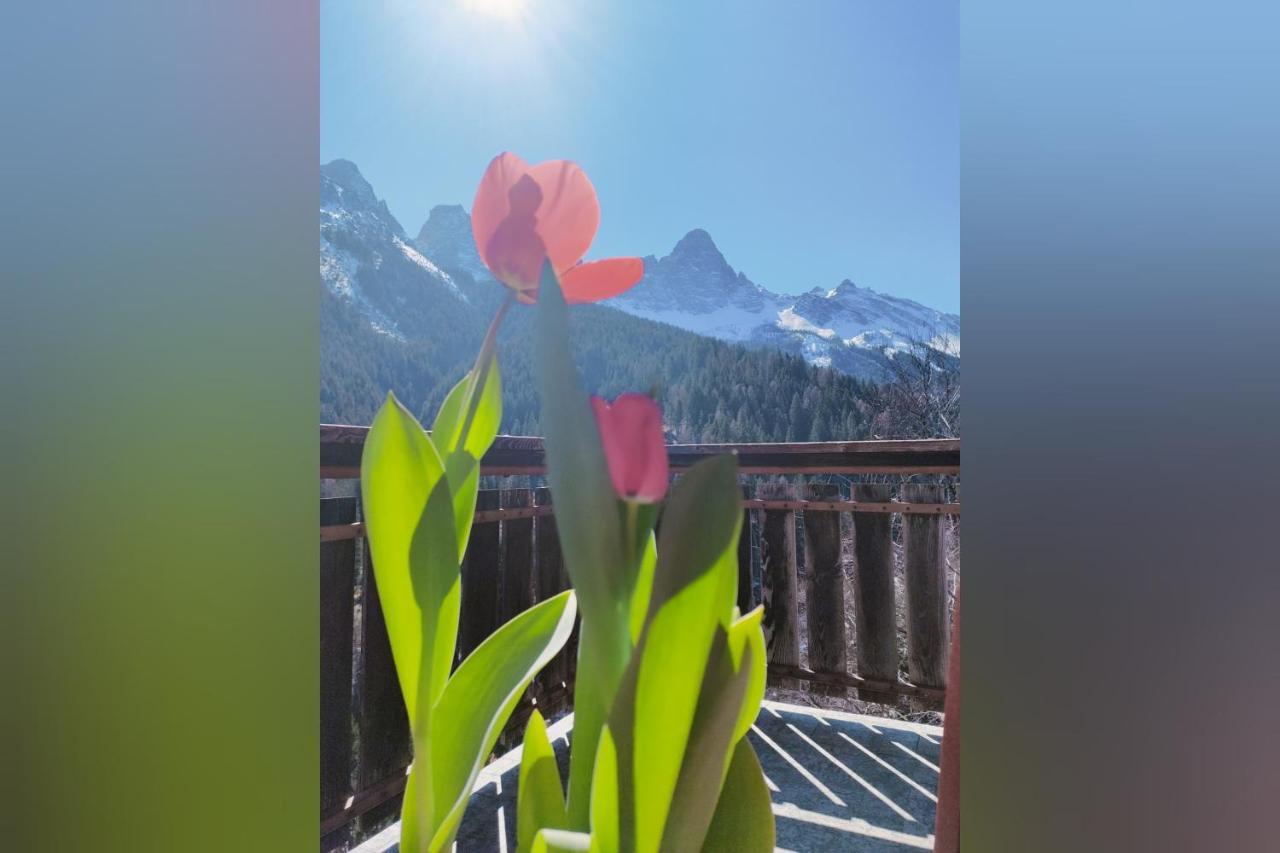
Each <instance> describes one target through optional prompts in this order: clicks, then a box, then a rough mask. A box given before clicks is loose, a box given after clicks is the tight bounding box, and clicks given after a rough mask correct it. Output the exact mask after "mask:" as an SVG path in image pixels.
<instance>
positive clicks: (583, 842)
mask: <svg viewBox="0 0 1280 853" xmlns="http://www.w3.org/2000/svg"><path fill="white" fill-rule="evenodd" d="M603 851H604V848H602V847H600V845H598V844H596V843H595V841H594V840H593V839H592V837H591V836H590V835H588V834H587V833H585V832H572V831H570V830H567V829H544V830H542V831H541V832H539V833H538V834H537V836H535V837H534V839H533V850H532V851H531V853H603ZM611 853H612V851H611Z"/></svg>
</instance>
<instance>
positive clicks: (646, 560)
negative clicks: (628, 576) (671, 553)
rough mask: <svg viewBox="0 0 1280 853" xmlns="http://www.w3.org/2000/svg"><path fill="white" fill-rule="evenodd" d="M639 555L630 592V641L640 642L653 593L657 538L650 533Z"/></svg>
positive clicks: (656, 561) (656, 560)
mask: <svg viewBox="0 0 1280 853" xmlns="http://www.w3.org/2000/svg"><path fill="white" fill-rule="evenodd" d="M648 540H649V541H648V543H647V544H646V546H645V549H644V552H643V554H642V555H641V557H640V567H639V569H638V570H637V571H636V585H635V589H634V590H633V591H632V593H631V642H632V643H633V644H634V643H638V642H640V632H641V631H643V630H644V624H645V619H646V618H647V617H648V615H649V598H650V596H651V595H652V594H653V572H654V569H655V568H656V567H657V564H658V540H657V537H656V536H654V535H653V534H652V533H650V534H649V536H648Z"/></svg>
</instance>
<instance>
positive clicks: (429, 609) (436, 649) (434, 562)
mask: <svg viewBox="0 0 1280 853" xmlns="http://www.w3.org/2000/svg"><path fill="white" fill-rule="evenodd" d="M457 554H458V549H457V546H456V545H455V544H454V524H453V497H452V495H450V494H449V482H448V480H446V479H445V478H443V477H442V478H440V480H439V481H438V482H437V483H436V487H435V488H434V489H432V491H431V496H430V497H429V498H427V505H426V507H425V508H424V509H423V510H422V518H421V520H420V521H419V523H418V528H417V530H415V531H414V534H413V541H412V542H411V543H410V545H409V571H410V577H411V579H412V581H413V594H414V596H416V598H417V600H418V609H419V611H420V612H421V613H422V631H421V633H422V638H423V642H424V644H425V646H424V648H423V652H422V656H421V661H420V666H421V671H420V673H419V676H418V689H419V693H418V699H417V701H416V702H415V703H414V704H413V706H412V707H414V708H416V709H417V713H416V714H415V713H413V712H411V714H410V717H409V719H410V720H411V721H413V723H412V727H413V730H414V732H415V740H417V739H420V738H421V737H422V736H423V735H424V734H425V733H426V732H427V731H429V726H430V719H431V709H432V707H433V706H434V705H435V703H436V702H437V701H438V700H439V698H440V694H441V693H442V692H443V691H444V688H445V682H446V681H447V680H448V678H449V669H450V668H451V666H452V664H453V652H454V648H455V647H456V643H457V639H458V614H459V610H460V608H461V604H462V590H461V583H460V578H459V571H458V560H457ZM418 757H419V758H422V757H423V756H418Z"/></svg>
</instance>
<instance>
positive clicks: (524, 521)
mask: <svg viewBox="0 0 1280 853" xmlns="http://www.w3.org/2000/svg"><path fill="white" fill-rule="evenodd" d="M498 499H499V504H500V505H501V506H503V507H507V508H523V507H528V506H532V505H533V493H532V492H531V491H530V490H529V489H504V490H503V491H502V492H500V493H499V495H498ZM532 606H533V519H532V518H509V519H505V520H504V521H503V522H502V596H501V601H500V603H499V607H498V625H503V624H506V622H507V621H508V620H510V619H513V618H515V617H516V616H518V615H519V614H521V613H523V612H524V611H526V610H528V609H529V608H530V607H532Z"/></svg>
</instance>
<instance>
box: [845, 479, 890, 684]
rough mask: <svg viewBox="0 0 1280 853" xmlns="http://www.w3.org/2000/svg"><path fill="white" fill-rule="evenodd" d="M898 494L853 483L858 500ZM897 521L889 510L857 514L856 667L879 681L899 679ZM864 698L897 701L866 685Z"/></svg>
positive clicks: (886, 487)
mask: <svg viewBox="0 0 1280 853" xmlns="http://www.w3.org/2000/svg"><path fill="white" fill-rule="evenodd" d="M892 498H893V486H889V485H884V484H879V483H874V484H861V485H855V486H854V487H853V499H854V500H855V501H873V502H884V501H889V500H892ZM892 521H893V518H892V516H889V515H886V514H884V513H868V512H855V513H853V552H854V596H853V597H854V605H855V607H854V631H855V634H856V636H857V642H858V649H857V667H856V671H857V674H858V675H859V676H861V677H863V678H866V679H875V680H879V681H895V680H897V677H898V644H897V613H896V611H895V610H894V599H895V596H894V589H893V528H892ZM858 698H859V699H862V700H864V701H872V702H891V701H893V699H894V696H893V694H891V693H882V692H880V691H878V690H872V689H867V688H862V689H859V690H858Z"/></svg>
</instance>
